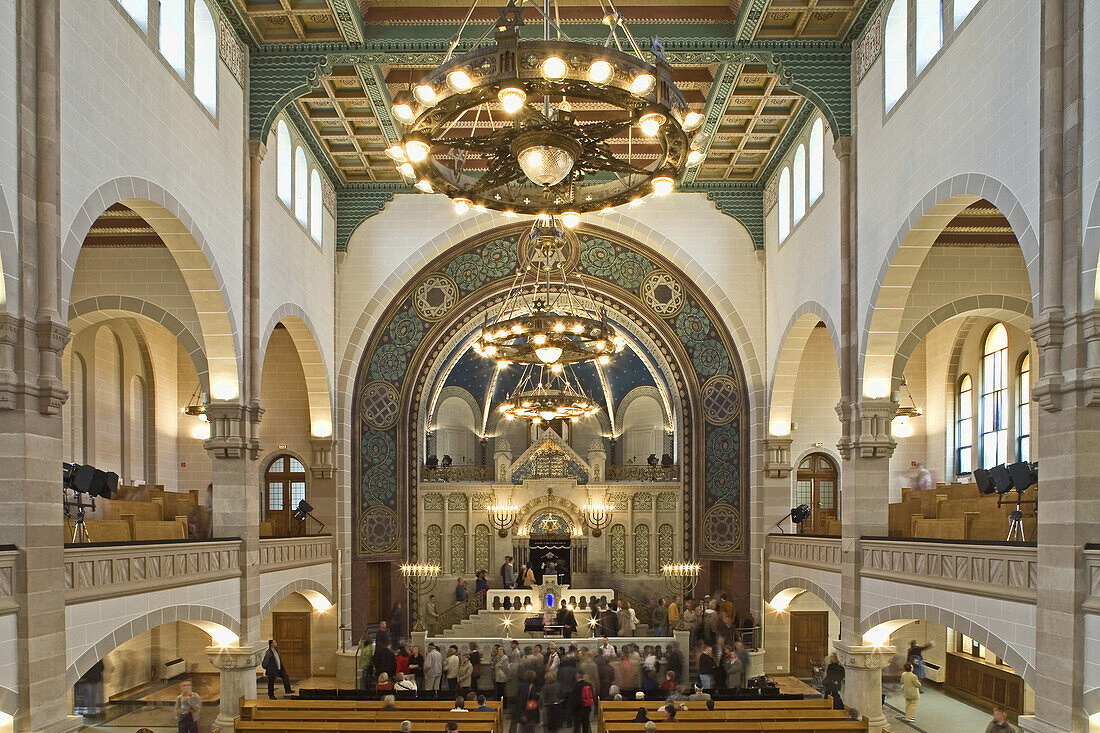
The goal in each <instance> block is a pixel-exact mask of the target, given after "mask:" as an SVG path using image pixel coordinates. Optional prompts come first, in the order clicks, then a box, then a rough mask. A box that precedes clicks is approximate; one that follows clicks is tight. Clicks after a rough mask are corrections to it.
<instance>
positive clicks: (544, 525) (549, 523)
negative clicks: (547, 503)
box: [531, 512, 569, 535]
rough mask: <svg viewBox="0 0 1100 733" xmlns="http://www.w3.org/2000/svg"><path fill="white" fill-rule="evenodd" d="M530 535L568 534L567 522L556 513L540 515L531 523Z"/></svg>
mask: <svg viewBox="0 0 1100 733" xmlns="http://www.w3.org/2000/svg"><path fill="white" fill-rule="evenodd" d="M531 534H533V535H539V534H560V535H568V534H569V520H568V519H566V518H565V517H563V516H562V515H560V514H558V513H557V512H546V513H545V514H540V515H538V516H537V517H535V518H534V519H533V520H532V521H531Z"/></svg>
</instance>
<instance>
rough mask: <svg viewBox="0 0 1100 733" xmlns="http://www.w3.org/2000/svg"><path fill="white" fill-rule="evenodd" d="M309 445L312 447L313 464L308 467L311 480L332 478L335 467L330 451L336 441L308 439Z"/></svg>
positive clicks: (331, 439)
mask: <svg viewBox="0 0 1100 733" xmlns="http://www.w3.org/2000/svg"><path fill="white" fill-rule="evenodd" d="M309 444H310V445H311V446H312V447H313V462H312V463H310V466H309V470H310V472H311V473H312V474H313V478H322V479H324V478H332V477H333V476H334V475H336V466H335V465H334V464H333V462H332V449H333V446H335V445H336V441H335V440H334V439H333V438H332V437H328V438H310V440H309Z"/></svg>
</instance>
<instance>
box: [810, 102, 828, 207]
mask: <svg viewBox="0 0 1100 733" xmlns="http://www.w3.org/2000/svg"><path fill="white" fill-rule="evenodd" d="M824 155H825V123H824V122H822V121H821V118H820V117H818V118H817V119H816V120H815V121H814V126H813V127H811V128H810V205H811V206H812V205H813V203H814V201H817V199H818V197H819V196H821V191H822V190H823V189H824V188H825V180H824V179H825V174H824V163H825V160H824Z"/></svg>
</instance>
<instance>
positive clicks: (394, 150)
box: [386, 143, 405, 163]
mask: <svg viewBox="0 0 1100 733" xmlns="http://www.w3.org/2000/svg"><path fill="white" fill-rule="evenodd" d="M386 155H388V156H389V157H390V159H391V160H394V161H397V162H398V163H404V162H405V148H403V147H402V146H401V143H394V144H393V145H391V146H389V147H388V148H386Z"/></svg>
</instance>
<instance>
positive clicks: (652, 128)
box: [638, 112, 665, 137]
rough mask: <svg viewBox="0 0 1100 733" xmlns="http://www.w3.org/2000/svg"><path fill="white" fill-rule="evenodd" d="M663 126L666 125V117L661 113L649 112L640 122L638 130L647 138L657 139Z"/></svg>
mask: <svg viewBox="0 0 1100 733" xmlns="http://www.w3.org/2000/svg"><path fill="white" fill-rule="evenodd" d="M663 124H665V116H664V115H663V114H661V113H660V112H647V113H646V114H644V115H642V117H641V119H640V120H638V128H639V129H640V130H641V131H642V134H643V135H645V136H646V137H656V136H657V133H658V132H660V131H661V125H663Z"/></svg>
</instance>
